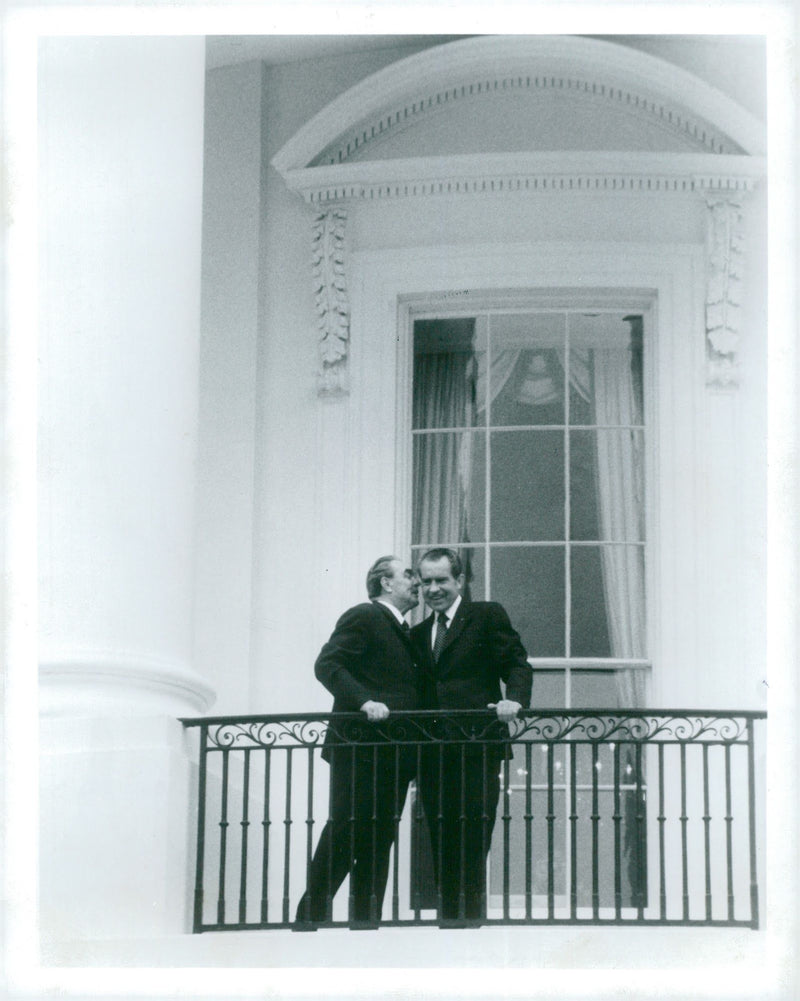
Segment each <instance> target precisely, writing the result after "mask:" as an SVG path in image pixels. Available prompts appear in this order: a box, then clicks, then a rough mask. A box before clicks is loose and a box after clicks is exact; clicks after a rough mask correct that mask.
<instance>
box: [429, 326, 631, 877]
mask: <svg viewBox="0 0 800 1001" xmlns="http://www.w3.org/2000/svg"><path fill="white" fill-rule="evenodd" d="M643 363H644V358H643V318H642V316H641V315H640V314H633V315H632V314H630V313H628V312H625V311H620V312H609V311H602V310H598V311H597V312H595V311H587V310H581V311H577V310H575V311H571V310H560V311H552V310H547V311H531V312H525V313H520V312H504V311H490V312H485V313H481V314H477V315H473V316H470V317H449V318H448V317H441V318H438V317H437V318H431V319H419V320H416V321H415V323H414V381H413V429H412V435H413V519H412V523H413V528H412V533H413V538H412V545H413V549H414V550H415V551H416V555H417V556H419V555H420V553H421V552H422V551H424V550H425V549H427V548H428V547H430V546H433V545H443V546H449V547H451V548H454V549H458V550H459V552H460V553H461V555H462V558H463V560H464V564H465V567H466V574H467V589H468V596H470V597H471V598H473V599H476V600H479V599H492V600H496V601H499V602H500V603H501V604H502V605H504V607H505V608H506V610H507V611H508V613H509V616H510V618H511V621H512V623H513V624H514V626H515V628H516V629H517V630H518V631H519V633H520V635H521V637H522V641H523V643H524V645H525V648H526V650H527V651H528V655H529V657H530V659H531V663H532V664H533V666H534V686H533V700H534V705H538V706H548V707H561V706H563V707H572V708H592V707H601V706H602V707H616V706H619V707H636V706H642V705H643V704H644V693H645V678H646V669H647V666H648V661H647V653H648V651H647V642H646V622H645V546H646V539H645V509H644V500H645V490H644V457H645V434H646V428H645V422H644V412H645V411H644V391H643V385H644V379H643V371H644V369H643ZM607 750H608V749H607V748H605V749H604V753H605V751H607ZM568 753H569V752H568V750H567V749H564V748H562V749H561V752H560V754H559V758H558V760H557V761H556V764H555V767H556V772H557V773H561V776H562V777H563V779H564V784H563V786H562V787H561V788H560V789H559V790H557V792H556V800H557V804H556V807H557V813H558V815H559V817H560V818H561V819H560V821H559V822H557V824H558V823H560V824H561V827H560V830H561V831H562V833H563V834H564V836H565V837H566V828H567V824H566V805H567V804H566V796H567V788H566V778H567V770H568V767H569V762H568V760H567V755H568ZM518 757H519V758H520V760H519V761H516V762H515V766H514V768H512V771H511V774H512V781H511V786H510V788H509V790H507V793H508V795H509V796H510V797H511V799H510V801H509V802H510V803H511V804H512V809H514V808H515V807H514V806H513V804H514V797H513V793H514V791H515V790H514V776H515V775H522V774H523V772H521V771H518V768H519V767H520V766H522V765H524V761H523V760H522V758H523V756H522V755H521V754H520V755H518ZM532 767H533V769H534V801H535V800H536V795H537V793H536V789H537V788H538V789H539V790H543V789H544V781H545V777H544V774H542V775H541V776H539V777H538V778H537V774H536V773H537V769H539V770H541V767H543V763H541V762H537V761H536V760H534V761H533V763H532ZM589 767H590V765H589V759H588V758H586V759H585V760H579V761H578V772H579V775H578V795H579V796H584V797H585V796H586V795H589V790H590V789H591V775H590V774H589V772H588V771H587V769H588V768H589ZM596 767H599V768H603V767H607V771H608V778H609V781H610V778H611V760H610V758H609V760H608V761H604V760H600V761H599V762H598V763H597V765H596ZM624 767H625V768H626V771H627V773H628V775H629V776H630V782H629V784H628V785H627V793H626V794H625V795H624V800H625V802H624V804H623V811H624V812H625V813H630V814H631V815H633V812H634V811H635V809H636V803H635V789H636V785H635V782H636V776H635V775H634V774H633V772H632V767H631V764H630V762H626V763H624ZM525 774H527V773H525ZM540 780H541V781H540ZM639 788H640V790H641V784H640V786H639ZM541 795H542V796H543V795H544V792H543V791H542V792H541ZM610 796H611V786H610V784H605V785H603V784H601V799H602V798H603V797H605V799H606V801H607V802H606V807H607V809H606V808H605V807H603V806H601V813H602V814H604V815H605V814H606V813H607V814H608V818H610V815H611V800H610ZM518 798H520V799H521V797H518ZM559 802H560V804H561V805H560V806H559V805H558V803H559ZM534 812H535V813H537V814H538V815H539V816H543V814H544V813H545V812H546V810H545V808H544V804H543V803H542V804H541V809H539V808H538V807H536V806H535V808H534ZM608 822H609V824H610V819H609V820H608ZM600 823H601V826H602V825H603V824H604V823H605V821H604V820H602V819H601V821H600ZM625 826H626V829H627V828H628V827H629V825H628V824H626V825H625ZM512 829H518V830H520V831H521V830H522V825H521V824H520V825H514V827H513V828H512ZM628 833H630V831H629V832H628ZM523 848H524V846H522V845H518V846H513V845H512V853H513V852H517V851H518V852H522V851H523ZM639 852H641V848H640V849H639ZM495 854H496V853H495V851H494V848H493V855H495ZM633 854H636V853H632V855H633ZM556 855H557V858H556V866H557V871H558V870H560V873H561V881H562V885H563V886H564V887H566V886H567V885H568V883H567V880H568V875H569V874H568V871H567V870H568V866H569V859H568V857H567V851H566V840H564V844H563V850H557V852H556ZM609 861H610V860H609ZM542 864H544V861H543V860H542ZM585 868H586V866H585V864H584V863H583V862H581V863H579V870H582V869H585ZM611 870H612V867H611V866H608V867H607V871H608V872H611ZM492 871H493V872H495V871H499V866H497V867H494V866H493V867H492ZM520 871H522V867H520ZM490 875H491V874H490ZM545 875H546V874H545V873H544V872H541V873H538V875H535V882H536V883H537V884H539V883H542V881H543V880H544V878H545ZM638 878H639V877H637V876H636V874H634V873H632V874H631V876H630V878H629V879H628V880H626V887H625V896H626V897H630V895H631V894H632V893H633V892H634V889H635V884H636V883H637V879H638ZM578 879H579V886H580V894H581V895H582V896H583V895H584V894H585V893H588V892H589V880H590V873H589V872H588V870H587V871H585V872H584V871H579V873H578ZM495 882H496V880H495V879H494V878H492V879H491V880H490V888H491V887H492V884H494V883H495ZM497 889H498V887H495V891H496V890H497ZM611 889H612V888H611V887H610V886H608V887H605V888H604V889H603V890H602V896H603V897H607V896H608V895H609V894H610V893H611Z"/></svg>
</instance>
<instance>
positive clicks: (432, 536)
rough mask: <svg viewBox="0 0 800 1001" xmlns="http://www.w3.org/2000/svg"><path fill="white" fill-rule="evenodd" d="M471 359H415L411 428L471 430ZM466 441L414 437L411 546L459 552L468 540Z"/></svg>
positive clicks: (450, 436) (447, 435)
mask: <svg viewBox="0 0 800 1001" xmlns="http://www.w3.org/2000/svg"><path fill="white" fill-rule="evenodd" d="M474 414H475V380H474V358H473V356H472V355H471V354H468V353H466V352H445V353H437V354H419V355H417V356H416V359H415V365H414V427H415V428H471V427H472V426H473V425H474ZM472 449H473V442H472V435H471V434H468V433H464V432H458V433H452V432H444V431H443V432H439V433H436V434H426V435H422V436H419V437H418V438H417V440H416V447H415V449H414V484H415V492H414V501H413V508H414V511H413V525H414V541H415V542H419V543H423V544H426V543H427V544H431V545H432V544H437V545H451V546H459V545H460V544H461V543H463V542H465V541H466V540H467V539H468V533H469V524H468V512H469V493H470V482H471V472H472Z"/></svg>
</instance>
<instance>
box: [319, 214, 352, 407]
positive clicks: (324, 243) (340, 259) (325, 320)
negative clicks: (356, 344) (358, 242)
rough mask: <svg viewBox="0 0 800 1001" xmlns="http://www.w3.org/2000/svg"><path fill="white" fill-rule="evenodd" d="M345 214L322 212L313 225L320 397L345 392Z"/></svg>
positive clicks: (347, 335) (347, 322) (347, 316)
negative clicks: (318, 333) (318, 332)
mask: <svg viewBox="0 0 800 1001" xmlns="http://www.w3.org/2000/svg"><path fill="white" fill-rule="evenodd" d="M346 225H347V213H346V212H345V211H344V210H343V209H341V208H334V209H330V210H329V211H327V212H322V213H320V214H319V215H317V216H316V217H315V219H314V225H313V238H312V244H313V248H312V249H313V257H312V260H313V271H314V294H315V297H316V306H317V314H318V316H319V328H320V339H319V373H318V377H317V391H318V393H319V395H320V396H339V395H343V394H345V393H347V392H348V388H349V387H348V378H347V350H348V346H349V341H350V304H349V302H348V298H347V280H346V275H345V229H346Z"/></svg>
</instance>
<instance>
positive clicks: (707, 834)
mask: <svg viewBox="0 0 800 1001" xmlns="http://www.w3.org/2000/svg"><path fill="white" fill-rule="evenodd" d="M710 809H711V807H710V804H709V801H708V744H703V848H704V855H705V873H706V894H705V899H706V920H707V921H710V920H711V814H710V812H709V811H710Z"/></svg>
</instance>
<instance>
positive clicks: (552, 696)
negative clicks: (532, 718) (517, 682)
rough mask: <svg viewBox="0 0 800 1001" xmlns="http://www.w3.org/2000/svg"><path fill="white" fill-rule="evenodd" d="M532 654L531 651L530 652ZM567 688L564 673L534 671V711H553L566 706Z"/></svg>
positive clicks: (536, 668) (532, 702) (537, 668)
mask: <svg viewBox="0 0 800 1001" xmlns="http://www.w3.org/2000/svg"><path fill="white" fill-rule="evenodd" d="M528 652H529V653H530V651H528ZM565 698H566V687H565V677H564V672H563V671H547V670H545V669H544V668H540V667H534V669H533V691H532V693H531V707H532V708H534V709H539V708H543V709H548V708H550V709H553V708H556V707H557V706H563V705H565V704H566V703H565Z"/></svg>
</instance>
